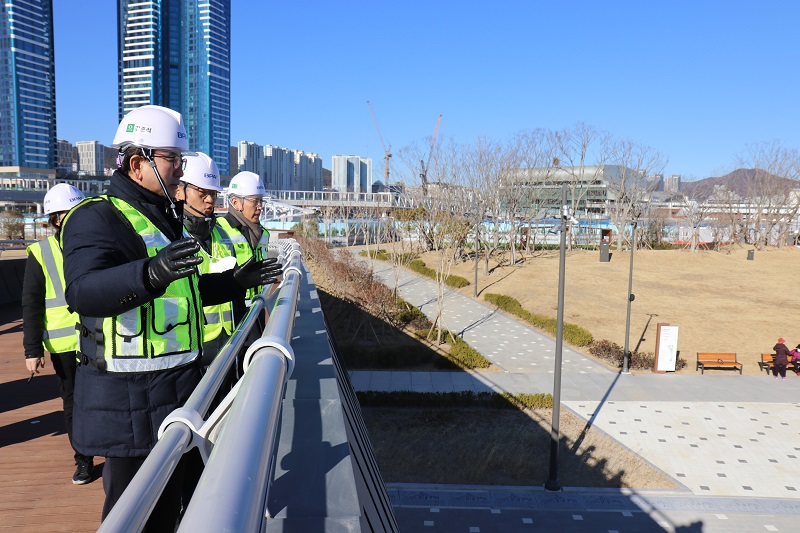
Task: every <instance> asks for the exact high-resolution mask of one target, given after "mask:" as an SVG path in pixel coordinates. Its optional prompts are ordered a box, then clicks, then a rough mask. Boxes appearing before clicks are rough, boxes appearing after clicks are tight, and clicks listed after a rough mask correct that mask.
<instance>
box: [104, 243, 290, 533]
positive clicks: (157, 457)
mask: <svg viewBox="0 0 800 533" xmlns="http://www.w3.org/2000/svg"><path fill="white" fill-rule="evenodd" d="M278 247H279V248H280V250H279V260H280V261H281V263H282V264H284V265H287V264H288V266H287V267H286V268H285V270H284V279H283V282H282V283H281V285H280V288H279V289H278V290H276V291H274V292H273V293H272V295H271V296H267V290H269V289H271V287H267V288H266V289H265V291H264V292H262V293H261V294H260V295H258V296H256V297H255V298H254V299H253V301H252V304H251V306H250V309H249V311H248V312H247V314H246V315H245V317H244V318H243V319H242V321H241V323H240V324H239V325H238V326H237V327H236V329H235V330H234V332H233V334H232V335H231V338H230V339H228V341H227V342H226V343H225V345H224V346H223V348H222V349H221V350H220V353H219V354H218V355H217V357H216V358H215V359H214V361H213V363H212V364H211V366H210V367H209V369H208V371H207V372H206V373H205V375H204V376H203V378H202V379H201V381H200V383H199V384H198V386H197V387H196V388H195V390H194V392H193V393H192V394H191V396H190V397H189V399H188V400H187V401H186V404H185V405H184V407H182V408H180V409H177V410H176V411H173V413H171V414H170V415H169V416H168V417H167V419H166V420H165V421H164V423H163V424H162V426H161V429H160V430H159V434H160V437H159V440H158V442H157V443H156V445H155V447H154V448H153V450H152V451H151V452H150V454H149V455H148V456H147V459H146V460H145V461H144V463H143V464H142V466H141V468H140V469H139V471H138V472H137V473H136V476H134V478H133V480H132V481H131V483H130V484H129V485H128V487H127V488H126V489H125V492H124V493H123V494H122V496H121V497H120V499H119V500H118V501H117V503H116V504H115V505H114V508H113V509H112V510H111V512H110V513H109V514H108V516H107V517H106V518H105V520H103V523H102V524H101V525H100V529H98V532H103V533H107V532H117V531H120V532H121V531H125V532H128V531H141V530H142V529H143V528H144V526H145V524H146V522H147V519H148V517H149V516H150V513H151V512H152V510H153V508H154V507H155V505H156V503H157V502H158V499H159V497H160V496H161V493H162V492H163V490H164V487H166V484H167V482H168V481H169V479H170V477H171V476H172V474H173V472H174V471H175V468H176V467H177V464H178V461H179V460H180V458H181V456H182V455H183V454H184V453H186V452H187V451H188V450H190V449H191V448H192V447H195V446H196V447H198V448H199V450H200V454H201V456H202V457H203V459H206V458H207V457H208V464H207V466H206V470H204V473H203V476H202V477H201V478H200V482H199V483H198V486H197V489H196V491H195V495H196V497H195V498H194V500H193V501H198V500H200V501H204V498H203V497H202V496H199V494H202V492H204V491H207V490H208V488H207V486H208V483H209V482H208V481H207V480H208V479H209V477H210V476H209V475H208V474H207V472H212V471H214V469H216V468H217V467H215V466H214V464H220V462H224V461H225V460H226V459H225V457H226V455H228V454H229V452H226V451H224V450H226V449H228V448H229V447H230V445H229V444H228V445H224V446H223V447H222V448H219V446H220V445H222V443H223V442H224V438H225V434H228V435H232V436H234V437H235V436H237V435H240V434H241V433H240V430H239V429H233V428H231V430H230V431H222V432H221V433H220V435H219V437H220V441H219V442H218V443H217V444H216V445H213V442H211V440H210V439H209V438H208V437H209V436H210V434H211V432H212V431H214V430H215V429H216V428H217V425H218V424H219V423H221V422H224V426H226V427H227V426H228V425H232V426H234V427H238V426H241V425H244V426H248V425H250V426H252V422H251V421H252V419H251V417H262V416H263V417H266V419H261V418H256V423H257V424H262V423H263V424H266V425H267V426H269V427H266V428H265V429H264V431H266V433H263V432H262V433H261V435H262V437H263V438H268V439H269V440H266V441H265V440H259V441H256V442H253V443H250V444H252V445H253V446H256V447H261V448H264V446H265V443H267V444H268V449H269V456H268V457H272V456H274V453H273V450H272V444H273V443H274V435H273V432H276V430H277V423H278V419H279V416H278V415H279V414H280V405H281V400H282V398H283V389H284V386H283V385H284V384H285V381H286V379H288V377H289V375H291V369H292V368H293V366H294V365H293V361H288V360H286V357H285V356H286V355H287V353H288V354H289V355H291V357H292V358H293V354H291V346H289V345H288V341H289V340H290V339H291V326H292V324H293V320H294V313H295V309H296V305H297V297H298V293H299V280H300V276H301V275H302V272H301V270H300V266H301V265H302V259H301V258H300V254H299V246H298V245H297V243H296V242H295V241H294V240H288V239H281V240H280V241H278ZM273 303H274V304H275V307H274V309H273V311H272V313H270V317H269V320H268V321H267V324H266V329H265V336H262V339H260V340H259V341H256V342H255V343H253V345H252V346H251V347H250V349H249V350H248V352H247V353H248V356H249V357H248V356H246V360H245V365H246V366H245V375H244V377H243V378H242V379H241V380H240V381H239V382H238V383H237V385H236V386H235V387H234V389H233V390H232V391H231V392H230V393H229V394H228V396H227V397H226V398H225V400H223V401H222V403H221V405H220V406H219V407H217V409H216V410H215V411H214V413H212V414H211V415H210V416H209V417H208V420H207V421H206V420H204V418H203V415H204V414H205V412H206V411H207V410H208V408H209V407H210V405H211V403H212V402H213V399H214V397H215V396H216V394H217V391H218V390H219V388H220V387H221V386H222V384H223V383H224V382H225V377H226V375H227V373H228V371H229V370H230V368H231V366H232V365H233V364H234V362H235V361H236V354H237V353H239V351H240V350H241V349H242V347H243V345H244V343H245V341H246V339H247V336H248V334H249V332H250V330H251V329H252V327H253V326H254V325H255V324H256V321H257V317H258V316H259V314H260V313H261V312H262V311H263V310H264V308H265V307H269V306H270V305H272V304H273ZM288 313H291V318H287V315H288ZM283 328H288V332H287V331H283ZM267 332H269V335H267V334H266V333H267ZM266 337H268V338H271V339H273V340H274V339H278V340H283V342H282V343H279V344H285V345H286V346H285V347H281V348H282V349H278V348H274V347H272V346H269V345H265V343H264V342H263V341H264V339H265V338H266ZM267 344H268V343H267ZM256 352H258V353H256ZM275 352H278V354H280V356H281V357H280V358H278V357H273V358H268V357H264V355H267V354H273V355H275ZM281 359H283V360H284V362H283V363H282V364H284V365H285V369H283V370H282V371H281V370H280V369H279V368H278V367H279V366H280V365H281V363H280V360H281ZM275 361H278V365H276V363H275ZM248 363H249V364H248ZM251 367H253V368H251ZM248 376H249V377H248ZM259 394H261V395H262V396H263V395H266V394H270V395H271V398H270V399H269V402H267V401H265V399H264V398H259V399H258V400H255V399H252V398H253V396H254V395H259ZM247 398H251V399H250V400H248V399H247ZM251 404H259V405H255V406H253V405H251ZM264 404H269V408H267V407H265V406H264ZM252 407H255V408H256V409H257V410H258V412H256V413H253V412H252V411H253V409H252ZM262 407H263V408H264V409H268V412H267V411H264V409H261V408H262ZM243 417H246V418H247V420H246V421H244V422H243V421H242V420H243ZM273 417H274V420H270V419H271V418H273ZM253 437H258V435H257V434H253ZM229 440H230V439H229ZM233 440H234V441H238V440H246V439H236V438H234V439H233ZM234 444H236V442H234ZM212 445H213V449H214V451H213V452H212V453H211V455H210V456H209V449H210V448H212ZM258 451H259V455H261V454H262V453H263V451H261V450H258ZM235 453H240V452H235ZM248 453H250V452H248ZM212 457H222V459H214V461H215V463H212V461H211V458H212ZM262 460H263V458H262ZM269 461H271V459H268V462H269ZM254 464H255V463H252V462H251V463H248V472H249V475H252V472H253V469H252V467H253V466H254ZM209 467H210V468H211V470H209ZM243 477H247V476H243ZM204 480H206V481H205V482H204ZM258 481H263V483H264V484H265V485H266V484H268V477H267V476H266V475H265V476H263V480H258ZM214 483H219V480H215V481H214ZM259 490H261V489H259ZM263 490H264V491H266V486H265V487H264V488H263ZM265 493H266V492H265ZM213 497H214V498H217V497H216V496H213ZM195 507H197V506H195ZM265 508H266V500H265V499H264V500H262V501H261V505H260V509H259V511H258V512H259V513H261V516H263V513H264V509H265ZM191 509H192V508H191V506H190V508H189V509H187V511H186V515H185V517H184V521H186V520H187V518H188V519H189V520H193V519H192V518H191V515H190V511H191ZM193 514H195V515H196V514H197V512H196V511H194V512H193ZM221 514H228V513H221ZM251 514H252V513H251ZM182 527H183V526H182ZM195 530H197V529H195ZM213 530H216V529H213ZM187 531H188V529H187Z"/></svg>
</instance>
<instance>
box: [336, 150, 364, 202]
mask: <svg viewBox="0 0 800 533" xmlns="http://www.w3.org/2000/svg"><path fill="white" fill-rule="evenodd" d="M332 163H333V166H332V168H331V187H332V188H333V189H334V190H337V191H339V192H357V193H361V192H372V159H370V158H368V157H359V156H357V155H335V156H333V162H332Z"/></svg>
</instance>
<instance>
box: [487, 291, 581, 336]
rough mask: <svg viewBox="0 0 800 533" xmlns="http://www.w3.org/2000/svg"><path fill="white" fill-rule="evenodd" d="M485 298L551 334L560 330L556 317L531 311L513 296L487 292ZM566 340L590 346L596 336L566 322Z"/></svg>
mask: <svg viewBox="0 0 800 533" xmlns="http://www.w3.org/2000/svg"><path fill="white" fill-rule="evenodd" d="M484 299H485V300H486V301H487V302H489V303H492V304H494V305H496V306H497V307H499V308H500V309H502V310H503V311H506V312H507V313H511V314H512V315H516V316H518V317H520V318H521V319H523V320H524V321H525V322H527V323H529V324H531V325H532V326H534V327H537V328H540V329H543V330H545V331H547V332H548V333H550V334H551V335H555V334H556V333H557V331H558V321H557V320H556V319H555V318H553V317H549V316H544V315H537V314H534V313H531V312H530V311H528V310H527V309H525V308H523V307H522V304H521V303H519V300H517V299H516V298H514V297H512V296H506V295H504V294H495V293H487V294H486V295H485V296H484ZM564 340H565V341H567V342H568V343H570V344H572V345H574V346H588V345H589V344H591V342H592V341H593V340H594V338H593V337H592V334H591V333H589V332H588V331H587V330H585V329H584V328H582V327H580V326H578V325H577V324H570V323H565V324H564Z"/></svg>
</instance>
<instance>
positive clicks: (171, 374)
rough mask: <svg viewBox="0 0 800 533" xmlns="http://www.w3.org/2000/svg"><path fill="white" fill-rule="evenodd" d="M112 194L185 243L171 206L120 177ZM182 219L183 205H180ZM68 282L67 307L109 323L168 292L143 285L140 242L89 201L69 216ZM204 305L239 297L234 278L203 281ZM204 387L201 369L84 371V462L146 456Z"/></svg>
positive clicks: (79, 408)
mask: <svg viewBox="0 0 800 533" xmlns="http://www.w3.org/2000/svg"><path fill="white" fill-rule="evenodd" d="M107 194H108V195H109V196H115V197H118V198H120V199H122V200H125V201H126V202H128V203H129V204H130V205H132V206H133V207H134V208H136V209H137V210H139V211H140V212H141V213H143V214H144V215H145V216H146V217H147V218H148V219H150V221H151V222H152V223H153V224H154V225H155V226H156V227H158V228H159V229H160V230H161V231H162V232H163V233H164V235H166V236H167V237H168V238H169V239H170V240H177V239H179V238H181V237H182V230H183V226H182V223H181V220H180V218H178V219H175V218H174V217H173V216H172V213H171V211H170V209H169V203H168V202H167V200H166V199H165V198H163V197H161V196H158V195H156V194H154V193H152V192H150V191H148V190H146V189H144V188H143V187H141V186H139V185H138V184H136V183H135V182H133V181H132V180H131V179H129V178H128V177H127V176H125V175H124V174H122V173H121V172H119V171H117V172H116V173H115V174H114V175H113V176H112V177H111V184H110V186H109V188H108V191H107ZM177 209H178V215H179V216H180V214H181V210H182V206H181V205H178V206H177ZM62 232H63V236H62V240H63V243H64V278H65V282H66V297H67V303H68V304H69V306H70V308H71V309H72V310H74V311H76V312H77V313H78V314H79V315H81V316H87V317H110V316H116V315H119V314H121V313H123V312H125V311H128V310H130V309H134V308H136V307H140V306H142V305H145V304H147V303H148V302H151V301H152V300H154V299H155V298H157V297H158V296H160V295H161V294H163V291H154V290H152V289H151V288H150V286H149V284H148V283H147V282H146V276H147V263H148V261H149V258H148V257H147V252H146V250H145V248H144V246H143V245H142V241H141V238H140V237H139V236H138V235H137V234H136V233H135V232H134V231H133V230H132V229H131V228H130V226H128V224H127V223H126V221H125V220H124V219H123V218H122V217H121V216H120V214H119V213H118V212H117V211H116V210H115V208H114V207H113V206H112V205H111V204H110V203H109V202H92V203H88V204H86V205H82V206H79V207H77V208H75V210H74V211H73V212H72V213H70V215H69V217H68V218H67V219H66V220H65V223H64V225H63V227H62ZM200 294H201V298H202V301H203V303H204V304H207V305H208V304H216V303H222V302H226V301H230V300H231V299H232V295H236V296H239V297H241V295H243V294H244V291H243V290H242V289H241V288H239V286H238V285H237V284H236V283H235V281H234V279H233V273H232V271H228V272H223V273H219V274H209V275H205V276H201V279H200ZM199 380H200V369H199V365H198V364H196V363H192V364H190V365H186V366H183V367H179V368H176V369H170V370H165V371H161V372H149V373H141V374H114V373H98V371H97V370H96V369H95V368H94V367H93V366H89V365H81V366H80V367H79V368H78V374H77V377H76V382H75V413H74V422H73V423H74V444H75V448H76V449H77V450H78V451H80V452H81V453H84V454H86V455H98V456H105V457H143V456H146V455H147V454H148V453H149V451H150V450H151V449H152V447H153V446H154V445H155V443H156V440H157V437H158V434H157V432H158V428H159V426H160V425H161V422H162V421H163V420H164V418H165V417H166V416H167V414H169V412H171V411H172V410H173V409H176V408H178V407H180V406H182V405H183V404H184V403H185V402H186V400H187V399H188V397H189V395H190V394H191V392H192V391H193V390H194V388H195V386H196V385H197V383H198V382H199Z"/></svg>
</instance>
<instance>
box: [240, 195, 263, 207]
mask: <svg viewBox="0 0 800 533" xmlns="http://www.w3.org/2000/svg"><path fill="white" fill-rule="evenodd" d="M242 199H243V200H244V201H245V202H253V205H255V206H256V207H258V206H261V207H264V198H262V197H261V196H245V197H244V198H242Z"/></svg>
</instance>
